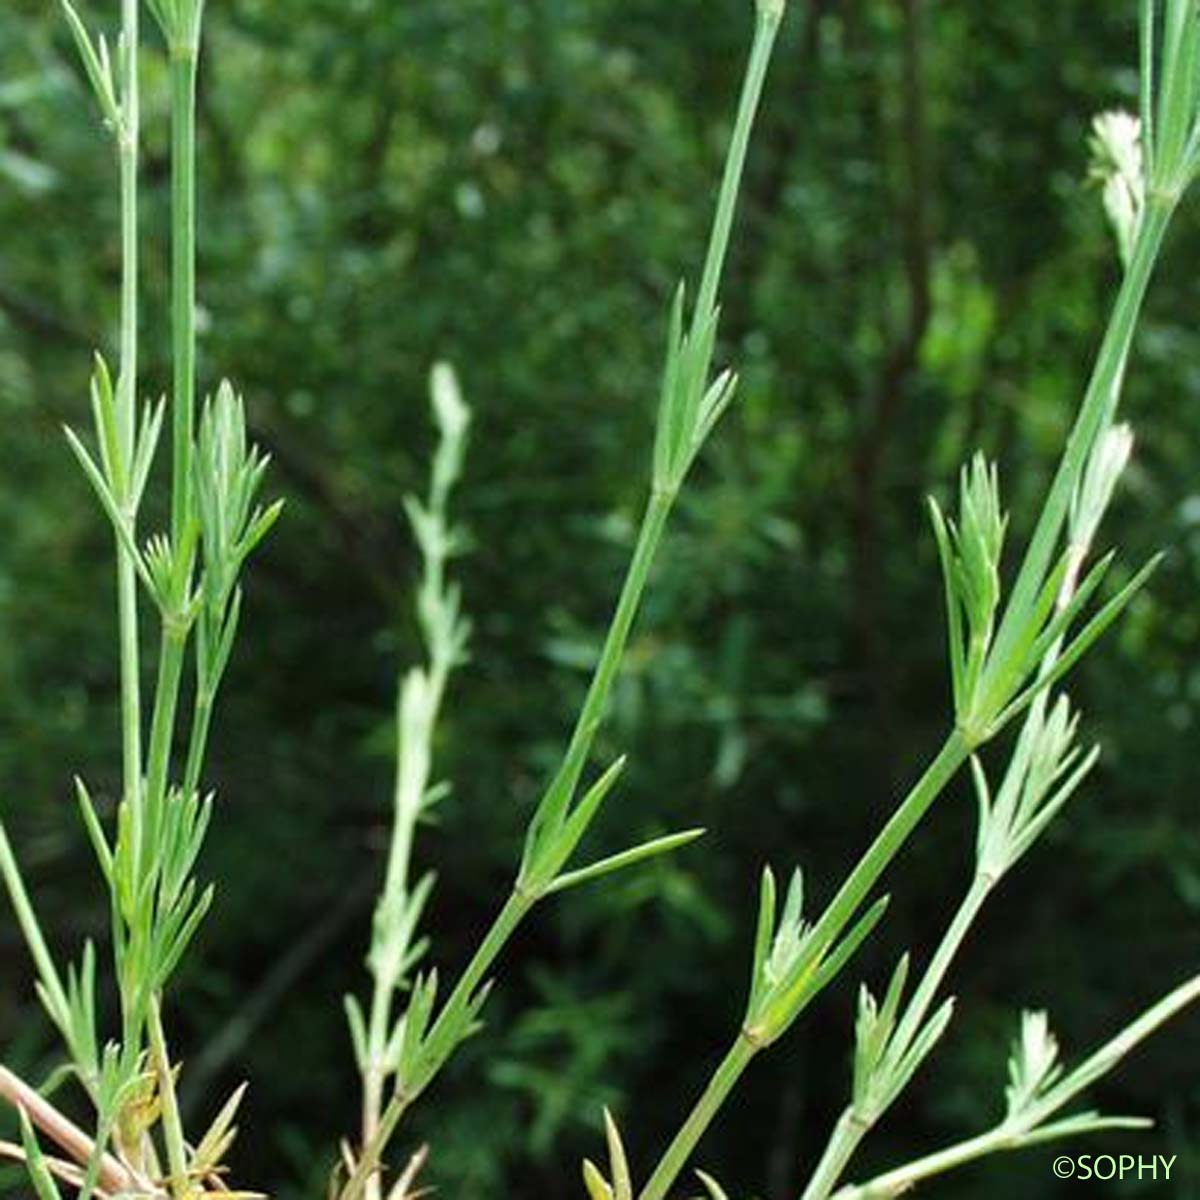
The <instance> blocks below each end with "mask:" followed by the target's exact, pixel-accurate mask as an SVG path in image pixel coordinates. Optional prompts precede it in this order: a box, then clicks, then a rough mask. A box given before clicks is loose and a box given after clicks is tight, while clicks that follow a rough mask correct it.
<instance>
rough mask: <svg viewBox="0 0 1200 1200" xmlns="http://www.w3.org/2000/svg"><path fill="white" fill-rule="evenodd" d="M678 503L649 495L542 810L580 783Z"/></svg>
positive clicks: (669, 496) (563, 800)
mask: <svg viewBox="0 0 1200 1200" xmlns="http://www.w3.org/2000/svg"><path fill="white" fill-rule="evenodd" d="M674 502H675V494H674V493H673V492H668V491H658V490H655V491H652V492H651V494H650V499H649V501H648V502H647V505H646V510H645V513H644V515H643V517H642V524H641V528H640V529H639V531H638V539H637V544H636V546H635V547H634V551H633V557H632V559H631V560H630V563H629V568H628V570H627V571H626V574H625V581H624V583H623V584H622V586H621V594H620V597H619V598H618V600H617V607H616V611H615V612H614V613H613V618H612V623H611V624H610V625H609V627H608V633H607V635H606V636H605V639H604V646H603V648H602V649H601V651H600V659H599V661H598V662H597V664H596V670H595V673H594V674H593V675H592V681H591V683H590V684H589V685H588V690H587V695H586V696H585V697H584V701H583V707H582V708H581V709H580V710H579V716H578V717H577V718H576V721H575V727H574V729H573V730H572V731H571V740H570V742H569V743H568V744H567V750H566V753H565V754H564V755H563V760H562V764H561V765H560V766H559V768H558V771H557V772H556V774H555V777H554V779H553V781H552V782H551V784H550V786H549V788H547V789H546V797H544V798H543V801H542V803H543V805H544V804H546V803H547V800H548V799H549V798H550V797H552V796H553V797H557V798H558V803H559V806H560V811H561V810H562V809H565V808H566V805H567V804H568V802H569V801H570V798H571V797H572V796H573V795H574V792H575V789H576V787H577V786H578V784H579V777H580V776H581V775H582V773H583V768H584V765H585V763H586V761H587V755H588V751H589V749H590V748H591V745H592V740H593V739H594V738H595V736H596V731H597V729H599V727H600V723H601V721H602V720H603V719H604V712H605V708H606V707H607V704H608V696H609V692H610V691H611V690H612V684H613V680H614V679H615V677H616V674H617V671H618V669H619V668H620V665H621V659H622V657H623V656H624V653H625V645H626V643H627V642H628V640H629V632H630V629H631V628H632V626H633V621H634V618H635V617H636V616H637V611H638V607H639V605H640V604H641V599H642V593H643V591H644V590H645V587H646V580H647V579H648V578H649V575H650V568H651V566H652V565H653V562H654V556H655V554H656V553H657V551H658V546H659V543H660V542H661V541H662V535H663V530H664V529H665V528H666V524H667V518H668V516H670V513H671V508H672V505H673V504H674ZM546 882H549V881H546Z"/></svg>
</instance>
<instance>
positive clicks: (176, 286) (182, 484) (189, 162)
mask: <svg viewBox="0 0 1200 1200" xmlns="http://www.w3.org/2000/svg"><path fill="white" fill-rule="evenodd" d="M170 58H171V66H170V73H171V353H172V365H173V370H174V387H173V390H172V401H173V403H172V417H171V426H172V434H173V438H172V480H171V537H172V541H173V543H174V545H175V546H176V547H177V548H178V546H179V544H180V542H181V541H182V539H183V534H184V529H185V527H186V525H187V522H188V519H189V515H190V512H191V508H192V499H191V452H192V414H193V409H194V407H195V387H196V381H195V372H196V167H195V154H196V69H197V62H198V53H197V47H196V46H194V45H191V44H188V43H184V44H182V45H172V46H171V48H170Z"/></svg>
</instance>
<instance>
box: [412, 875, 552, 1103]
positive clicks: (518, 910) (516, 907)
mask: <svg viewBox="0 0 1200 1200" xmlns="http://www.w3.org/2000/svg"><path fill="white" fill-rule="evenodd" d="M535 902H536V900H535V897H533V896H528V895H524V894H523V893H521V892H518V891H515V890H514V891H513V892H511V893H510V894H509V897H508V899H507V900H506V901H505V902H504V906H503V908H501V909H500V911H499V912H498V913H497V914H496V919H495V920H494V921H493V922H492V924H491V928H489V929H488V931H487V933H486V934H485V935H484V938H483V941H482V942H480V943H479V946H478V947H477V948H476V950H475V953H474V954H473V955H472V956H471V961H470V962H469V963H467V965H466V968H465V969H464V970H463V973H462V975H460V976H459V979H458V982H457V983H456V984H455V985H454V990H453V991H452V992H451V993H450V995H449V997H448V998H447V1000H446V1003H445V1005H444V1006H443V1008H442V1011H441V1014H440V1015H439V1017H438V1019H437V1021H436V1022H435V1023H434V1026H433V1029H432V1030H431V1031H430V1035H429V1041H430V1042H431V1043H432V1044H434V1045H436V1043H437V1040H438V1035H439V1034H444V1033H445V1032H446V1030H447V1029H448V1028H449V1027H450V1026H451V1024H452V1020H453V1015H454V1013H455V1012H456V1011H457V1010H460V1009H462V1008H465V1007H466V1006H467V1004H468V1003H469V1002H470V1000H471V998H472V997H473V996H474V995H475V992H476V989H477V988H478V987H479V986H480V984H481V983H483V980H484V976H485V975H487V973H488V971H489V970H491V967H492V964H493V963H494V962H495V961H496V959H497V958H498V957H499V955H500V952H501V950H503V949H504V947H505V946H506V945H507V944H508V939H509V938H511V937H512V935H513V934H514V933H515V932H516V930H517V926H518V925H520V924H521V922H522V921H523V920H524V919H525V915H526V914H527V913H528V912H529V910H530V909H531V908H532V907H533V905H534V903H535ZM427 1083H428V1081H426V1082H425V1083H424V1084H422V1090H423V1088H424V1086H427Z"/></svg>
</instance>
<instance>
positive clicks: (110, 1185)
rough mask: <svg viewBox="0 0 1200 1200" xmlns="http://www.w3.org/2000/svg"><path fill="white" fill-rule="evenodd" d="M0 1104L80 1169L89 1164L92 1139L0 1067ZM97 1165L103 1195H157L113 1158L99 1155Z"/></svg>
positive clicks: (22, 1081)
mask: <svg viewBox="0 0 1200 1200" xmlns="http://www.w3.org/2000/svg"><path fill="white" fill-rule="evenodd" d="M0 1100H5V1101H7V1102H8V1103H9V1104H10V1105H11V1106H12V1107H13V1108H16V1109H24V1111H25V1114H26V1115H27V1116H28V1117H29V1120H30V1121H31V1122H32V1124H33V1125H35V1126H36V1127H37V1128H38V1129H40V1130H41V1131H42V1133H44V1134H45V1135H46V1136H47V1137H48V1138H49V1139H50V1140H51V1141H52V1142H54V1144H55V1145H56V1146H58V1147H59V1149H61V1150H62V1151H64V1152H65V1153H66V1154H68V1155H69V1156H70V1157H71V1158H72V1159H73V1160H74V1161H75V1162H77V1163H79V1165H80V1166H81V1167H82V1166H84V1164H86V1163H88V1162H90V1161H92V1159H93V1156H94V1154H95V1149H96V1141H95V1139H94V1138H92V1137H91V1136H90V1135H89V1134H87V1133H85V1132H84V1131H83V1130H82V1129H80V1128H79V1126H78V1125H76V1124H75V1123H74V1122H73V1121H72V1120H70V1119H69V1118H68V1117H66V1116H64V1115H63V1114H62V1113H61V1112H59V1110H58V1109H57V1108H55V1107H54V1105H53V1104H51V1103H50V1101H48V1100H47V1099H45V1097H43V1096H42V1095H41V1093H39V1092H38V1091H36V1090H35V1089H34V1088H31V1087H30V1086H29V1084H27V1083H26V1082H25V1081H24V1080H23V1079H21V1078H20V1076H18V1075H16V1074H14V1073H13V1072H12V1071H10V1070H9V1069H8V1068H7V1067H4V1066H0ZM98 1161H99V1183H100V1186H101V1187H103V1188H104V1190H105V1191H106V1192H110V1193H112V1194H114V1195H115V1194H118V1193H131V1192H136V1193H137V1194H138V1195H146V1196H153V1195H156V1194H157V1191H156V1189H155V1188H154V1186H153V1184H151V1183H150V1182H149V1181H147V1180H144V1179H141V1178H140V1177H139V1176H138V1175H137V1174H136V1173H135V1172H133V1171H131V1170H130V1169H129V1168H128V1167H127V1166H126V1165H125V1164H124V1163H122V1162H121V1161H120V1160H119V1159H117V1158H115V1157H114V1156H113V1155H111V1154H102V1155H101V1156H100V1158H99V1160H98Z"/></svg>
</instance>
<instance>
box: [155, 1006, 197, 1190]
mask: <svg viewBox="0 0 1200 1200" xmlns="http://www.w3.org/2000/svg"><path fill="white" fill-rule="evenodd" d="M147 1028H148V1030H149V1033H150V1053H151V1055H152V1057H153V1060H154V1073H155V1075H156V1076H157V1077H158V1099H159V1103H160V1104H161V1105H162V1121H163V1138H164V1140H165V1142H166V1145H167V1165H168V1166H169V1167H170V1169H171V1179H170V1187H171V1193H172V1195H174V1196H175V1197H176V1198H177V1200H187V1197H188V1196H190V1195H191V1194H192V1192H191V1188H190V1186H189V1184H188V1174H187V1146H186V1144H185V1143H184V1139H183V1125H182V1123H181V1121H180V1119H179V1101H178V1099H177V1097H176V1095H175V1077H174V1075H173V1074H172V1071H171V1058H170V1055H169V1054H168V1053H167V1039H166V1035H165V1033H164V1032H163V1023H162V1001H161V999H160V998H159V997H158V996H154V997H153V998H152V999H151V1001H150V1005H149V1016H148V1020H147Z"/></svg>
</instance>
